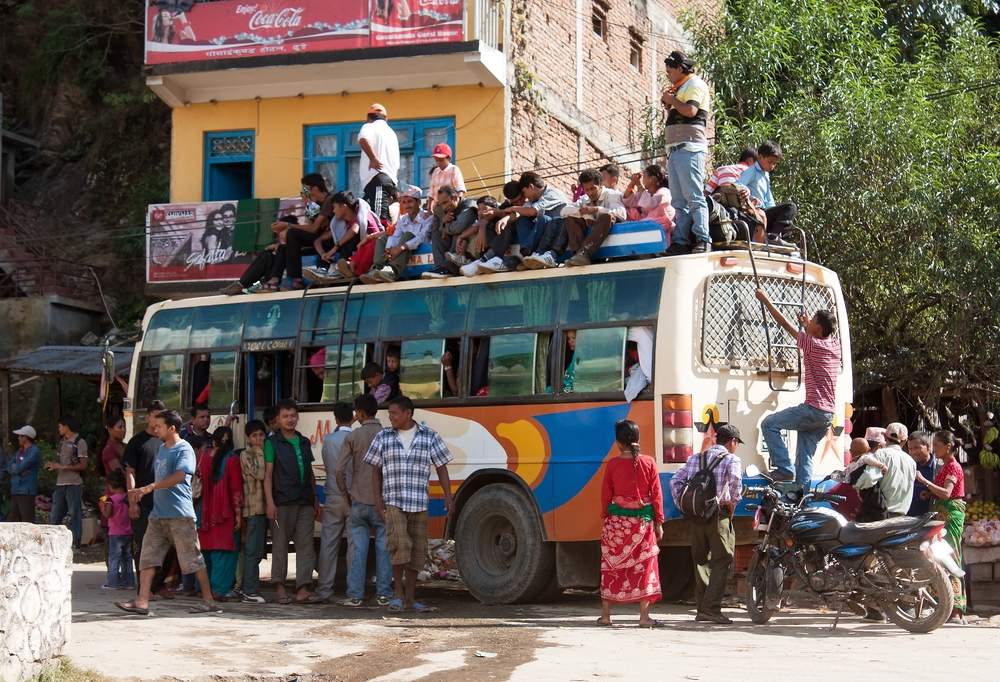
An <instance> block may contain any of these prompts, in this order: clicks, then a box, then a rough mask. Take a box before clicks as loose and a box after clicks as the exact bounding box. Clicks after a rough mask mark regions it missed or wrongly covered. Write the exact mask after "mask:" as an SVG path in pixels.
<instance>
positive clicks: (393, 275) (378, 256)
mask: <svg viewBox="0 0 1000 682" xmlns="http://www.w3.org/2000/svg"><path fill="white" fill-rule="evenodd" d="M420 198H421V192H420V188H419V187H416V186H414V185H407V186H406V189H404V190H403V192H402V193H401V194H400V195H399V208H400V213H399V220H397V221H396V230H395V232H393V233H392V234H391V235H382V236H380V237H379V238H378V241H377V242H375V261H374V262H373V263H372V267H371V270H369V271H368V272H367V273H365V274H364V275H362V276H361V281H362V282H364V283H365V284H374V283H376V282H395V281H396V280H397V279H398V278H399V276H400V275H401V274H403V270H405V269H406V262H407V260H408V259H409V257H410V254H411V253H412V252H413V251H416V250H417V249H419V248H420V246H421V245H422V244H426V243H427V242H429V241H430V232H431V223H432V221H433V216H432V215H431V214H430V213H428V212H426V211H421V210H420Z"/></svg>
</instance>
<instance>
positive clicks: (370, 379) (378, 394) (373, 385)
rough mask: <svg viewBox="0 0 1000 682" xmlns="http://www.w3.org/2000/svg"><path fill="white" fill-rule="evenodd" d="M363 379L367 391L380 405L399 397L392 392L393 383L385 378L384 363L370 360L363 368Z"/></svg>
mask: <svg viewBox="0 0 1000 682" xmlns="http://www.w3.org/2000/svg"><path fill="white" fill-rule="evenodd" d="M361 379H362V380H363V381H364V382H365V393H370V394H371V395H372V396H374V398H375V400H376V402H378V404H379V405H383V404H385V403H387V402H389V401H390V400H392V399H393V398H395V397H397V396H396V395H393V393H392V389H393V386H392V384H391V383H390V382H388V381H386V379H385V372H384V371H383V370H382V365H380V364H378V363H377V362H369V363H367V364H366V365H365V367H364V369H362V370H361ZM397 390H398V388H397Z"/></svg>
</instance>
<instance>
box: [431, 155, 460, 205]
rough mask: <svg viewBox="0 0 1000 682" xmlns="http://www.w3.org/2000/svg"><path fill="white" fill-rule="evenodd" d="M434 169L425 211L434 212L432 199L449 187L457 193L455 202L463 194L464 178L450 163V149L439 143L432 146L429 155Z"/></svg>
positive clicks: (432, 169)
mask: <svg viewBox="0 0 1000 682" xmlns="http://www.w3.org/2000/svg"><path fill="white" fill-rule="evenodd" d="M431 156H433V157H434V167H433V168H431V191H430V193H429V194H428V195H427V210H428V211H433V210H434V199H435V197H437V193H438V190H439V189H441V188H442V187H451V188H452V189H454V190H456V191H457V192H458V197H457V199H456V201H458V200H460V199H461V198H462V196H463V195H464V194H465V191H466V190H465V178H464V177H463V176H462V171H461V170H460V169H459V167H458V166H456V165H455V164H453V163H452V162H451V147H450V146H448V145H447V144H445V143H444V142H441V143H440V144H436V145H434V151H433V152H432V153H431Z"/></svg>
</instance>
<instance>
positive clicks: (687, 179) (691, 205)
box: [667, 147, 712, 246]
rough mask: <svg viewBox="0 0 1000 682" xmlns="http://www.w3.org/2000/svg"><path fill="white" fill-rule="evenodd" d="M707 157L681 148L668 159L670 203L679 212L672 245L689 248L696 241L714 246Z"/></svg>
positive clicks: (701, 152) (672, 236)
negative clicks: (710, 228)
mask: <svg viewBox="0 0 1000 682" xmlns="http://www.w3.org/2000/svg"><path fill="white" fill-rule="evenodd" d="M707 154H708V152H706V151H700V152H692V151H688V150H687V149H684V148H683V147H680V148H677V149H672V150H671V151H670V156H669V157H667V173H668V175H669V176H670V203H671V204H672V205H673V207H674V210H675V211H676V215H675V216H674V231H673V233H672V234H671V236H670V243H671V244H680V245H682V246H689V245H691V243H692V241H698V242H704V243H706V244H711V243H712V238H711V237H710V236H709V234H708V202H707V201H705V156H706V155H707Z"/></svg>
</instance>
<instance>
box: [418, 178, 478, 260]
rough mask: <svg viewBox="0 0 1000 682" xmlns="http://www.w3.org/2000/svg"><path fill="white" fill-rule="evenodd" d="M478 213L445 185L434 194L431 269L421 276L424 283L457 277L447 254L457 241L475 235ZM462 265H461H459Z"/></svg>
mask: <svg viewBox="0 0 1000 682" xmlns="http://www.w3.org/2000/svg"><path fill="white" fill-rule="evenodd" d="M478 217H479V212H478V211H477V209H476V202H475V200H474V199H462V197H461V195H460V194H459V193H458V191H457V190H456V189H455V188H454V187H450V186H448V185H445V186H444V187H442V188H441V189H439V190H438V193H437V196H436V197H435V205H434V227H433V228H432V230H431V244H433V245H434V269H433V270H430V271H428V272H425V273H423V274H422V275H421V277H423V278H424V279H441V278H443V277H451V276H452V275H455V274H457V273H458V266H457V265H455V264H454V263H453V262H452V261H451V260H449V258H448V257H447V254H448V252H449V251H452V249H453V247H455V245H456V241H457V240H461V239H468V238H469V237H471V236H472V234H474V232H475V227H476V219H477V218H478ZM463 264H464V263H463Z"/></svg>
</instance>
